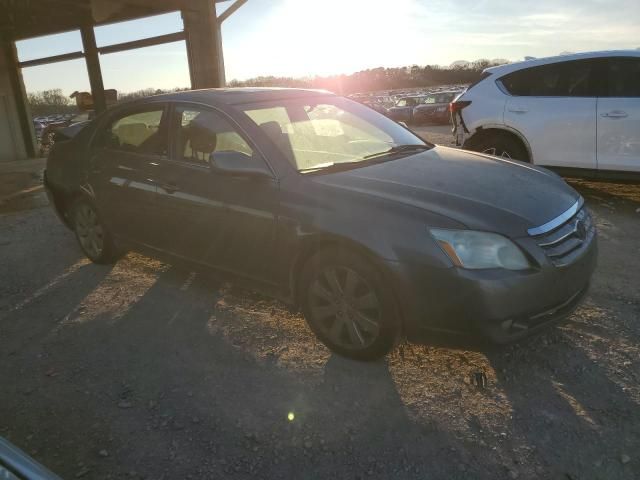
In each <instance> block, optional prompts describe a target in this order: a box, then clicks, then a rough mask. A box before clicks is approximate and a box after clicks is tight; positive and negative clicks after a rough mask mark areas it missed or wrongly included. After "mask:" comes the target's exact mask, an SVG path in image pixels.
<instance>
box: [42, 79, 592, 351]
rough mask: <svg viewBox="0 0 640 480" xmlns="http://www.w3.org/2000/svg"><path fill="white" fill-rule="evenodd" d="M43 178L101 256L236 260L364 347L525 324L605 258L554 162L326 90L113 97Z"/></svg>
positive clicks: (559, 305)
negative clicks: (493, 152) (448, 142)
mask: <svg viewBox="0 0 640 480" xmlns="http://www.w3.org/2000/svg"><path fill="white" fill-rule="evenodd" d="M45 183H46V186H47V189H48V192H49V194H50V198H51V201H52V205H53V206H54V207H55V209H56V211H57V212H58V213H59V215H60V217H61V219H62V220H63V222H64V223H65V224H66V225H67V226H68V227H69V228H71V229H72V230H73V231H74V232H75V234H76V237H77V239H78V241H79V244H80V246H81V248H82V250H83V251H84V253H85V254H86V255H87V256H88V257H89V258H90V259H91V260H93V261H94V262H98V263H106V262H113V261H115V260H116V259H117V258H118V256H119V255H121V254H122V253H123V252H124V251H126V250H127V249H137V250H141V251H143V252H147V253H151V254H152V255H156V256H159V257H161V258H166V259H169V260H175V261H178V260H180V261H185V260H186V261H188V262H191V263H194V264H198V265H205V266H207V267H212V268H215V269H218V270H223V271H229V272H233V273H235V274H240V275H242V276H244V277H248V278H250V279H253V280H254V281H256V284H260V285H265V286H268V287H269V288H268V290H269V291H275V292H277V295H278V296H279V297H280V298H282V299H284V300H286V301H289V302H291V303H293V304H296V305H299V306H300V307H301V309H302V311H303V312H304V314H305V317H306V319H307V321H308V323H309V326H310V327H311V329H312V330H313V331H314V332H315V333H316V334H317V336H318V337H319V338H320V339H321V340H322V341H323V342H324V343H325V344H326V345H327V346H328V347H329V348H331V349H332V350H334V351H336V352H339V353H340V354H343V355H346V356H350V357H352V358H358V359H372V358H376V357H380V356H381V355H384V354H385V353H386V352H387V351H388V350H389V349H390V348H392V346H393V345H394V343H395V342H396V340H397V339H398V338H402V337H403V336H408V337H410V338H413V337H414V336H415V335H418V334H421V333H423V332H429V331H431V332H433V331H445V332H451V333H460V334H475V335H477V334H480V335H482V336H484V337H488V338H490V339H492V340H494V341H496V342H507V341H511V340H515V339H519V338H521V337H523V336H525V335H527V334H530V333H532V332H535V331H537V330H539V329H540V328H542V327H543V326H545V325H548V324H549V323H552V322H554V321H557V320H559V319H561V318H564V317H565V316H566V315H567V314H569V313H570V312H571V311H572V310H573V309H574V308H575V307H576V305H577V304H578V302H579V301H580V299H581V298H582V296H583V295H584V293H585V291H586V290H587V286H588V284H589V279H590V277H591V274H592V272H593V270H594V266H595V262H596V237H595V228H594V224H593V222H592V220H591V217H590V215H589V212H588V211H587V210H586V208H585V207H584V205H583V200H582V198H581V197H580V195H578V193H576V192H575V191H574V190H573V189H572V188H570V187H569V186H568V185H567V184H566V183H565V182H564V181H563V180H562V179H561V178H560V177H558V176H557V175H555V174H553V173H550V172H548V171H547V170H544V169H542V168H538V167H534V166H532V165H527V164H524V163H520V162H516V161H510V160H505V159H499V158H495V157H491V156H488V155H483V154H478V153H471V152H464V151H460V150H454V149H450V148H445V147H439V146H434V145H431V144H429V143H426V142H424V141H423V140H421V139H420V138H419V137H417V136H416V135H414V134H413V133H412V132H410V131H409V130H407V129H405V128H403V127H402V126H400V125H399V124H397V123H395V122H393V121H392V120H390V119H388V118H386V117H385V116H383V115H381V114H379V113H377V112H375V111H373V110H371V109H369V108H367V107H365V106H363V105H360V104H358V103H356V102H353V101H350V100H347V99H345V98H342V97H338V96H335V95H331V94H329V93H326V92H319V91H308V90H287V89H226V90H201V91H192V92H180V93H174V94H169V95H161V96H156V97H150V98H147V99H144V100H140V101H136V102H133V103H129V104H126V105H121V106H118V107H114V108H113V109H110V110H109V111H108V112H107V113H105V114H103V115H101V116H100V117H98V118H97V119H95V120H94V121H92V122H90V123H89V124H88V126H86V127H85V128H83V129H81V130H80V131H79V133H77V134H76V135H75V136H73V138H72V139H71V140H69V141H64V142H60V143H57V144H56V146H55V148H54V149H53V151H52V153H51V155H50V157H49V160H48V164H47V170H46V177H45Z"/></svg>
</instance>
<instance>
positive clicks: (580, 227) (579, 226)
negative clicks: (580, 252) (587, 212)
mask: <svg viewBox="0 0 640 480" xmlns="http://www.w3.org/2000/svg"><path fill="white" fill-rule="evenodd" d="M575 232H576V237H578V238H579V239H580V240H584V239H585V238H586V237H587V226H586V225H585V224H584V221H583V220H578V221H577V222H576V227H575Z"/></svg>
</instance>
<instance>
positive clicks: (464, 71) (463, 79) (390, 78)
mask: <svg viewBox="0 0 640 480" xmlns="http://www.w3.org/2000/svg"><path fill="white" fill-rule="evenodd" d="M505 63H508V61H507V60H502V59H496V60H486V59H481V60H476V61H475V62H465V61H458V62H454V63H453V64H451V65H450V66H448V67H441V66H438V65H426V66H419V65H412V66H408V67H397V68H384V67H378V68H372V69H369V70H363V71H360V72H356V73H353V74H351V75H332V76H327V77H309V78H292V77H274V76H267V77H256V78H251V79H248V80H232V81H230V82H228V85H229V86H230V87H270V86H278V87H298V88H321V89H325V90H329V91H332V92H335V93H338V94H341V95H348V94H351V93H366V92H377V91H384V90H397V89H410V88H420V87H431V86H436V85H455V84H469V83H473V82H475V81H476V80H478V79H479V78H480V75H481V74H482V71H483V70H484V69H485V68H488V67H492V66H495V65H503V64H505Z"/></svg>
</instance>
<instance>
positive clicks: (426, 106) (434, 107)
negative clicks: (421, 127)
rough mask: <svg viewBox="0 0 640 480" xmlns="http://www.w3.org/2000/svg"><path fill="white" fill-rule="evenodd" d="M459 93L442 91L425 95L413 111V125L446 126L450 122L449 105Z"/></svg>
mask: <svg viewBox="0 0 640 480" xmlns="http://www.w3.org/2000/svg"><path fill="white" fill-rule="evenodd" d="M459 94H460V92H454V91H448V92H447V91H444V92H437V93H431V94H428V95H426V96H425V97H424V98H423V100H422V103H421V104H420V105H417V106H416V107H414V109H413V119H412V120H413V123H418V124H419V123H432V124H446V123H449V122H450V121H451V114H450V113H449V104H450V103H451V102H452V101H453V100H454V99H455V98H456V97H457V96H458V95H459Z"/></svg>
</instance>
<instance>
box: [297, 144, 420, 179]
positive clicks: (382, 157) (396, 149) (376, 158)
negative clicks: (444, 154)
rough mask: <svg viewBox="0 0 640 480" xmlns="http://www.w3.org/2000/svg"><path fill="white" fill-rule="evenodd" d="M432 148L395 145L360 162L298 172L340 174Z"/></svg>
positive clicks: (329, 164)
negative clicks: (396, 156)
mask: <svg viewBox="0 0 640 480" xmlns="http://www.w3.org/2000/svg"><path fill="white" fill-rule="evenodd" d="M431 148H432V147H431V146H430V145H420V144H418V145H395V146H393V147H391V148H390V149H389V150H385V151H383V152H378V153H372V154H370V155H367V156H365V157H362V158H361V159H358V160H352V161H350V162H329V163H322V164H319V165H314V166H313V167H309V168H303V169H301V170H298V171H299V172H300V173H309V172H320V171H321V172H339V171H342V170H351V169H352V168H358V167H366V166H367V165H374V164H376V163H382V162H386V161H387V160H389V158H387V157H389V156H393V155H395V154H397V153H405V152H412V151H418V150H429V149H431Z"/></svg>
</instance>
